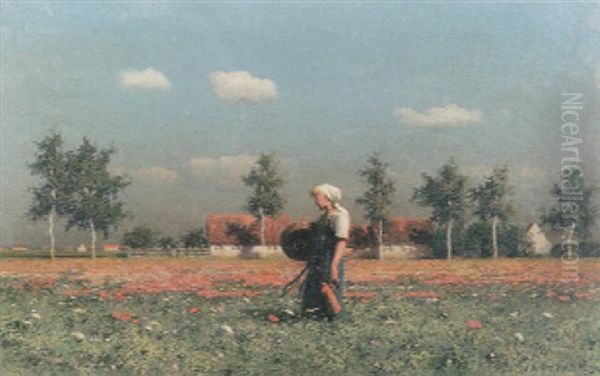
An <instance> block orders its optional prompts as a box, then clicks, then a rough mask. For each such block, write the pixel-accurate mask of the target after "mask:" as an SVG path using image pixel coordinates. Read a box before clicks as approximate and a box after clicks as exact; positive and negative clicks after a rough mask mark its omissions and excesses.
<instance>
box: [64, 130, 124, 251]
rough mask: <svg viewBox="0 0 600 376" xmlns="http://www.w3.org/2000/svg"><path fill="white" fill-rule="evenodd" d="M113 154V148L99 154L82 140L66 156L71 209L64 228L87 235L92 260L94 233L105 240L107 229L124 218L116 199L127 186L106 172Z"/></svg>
mask: <svg viewBox="0 0 600 376" xmlns="http://www.w3.org/2000/svg"><path fill="white" fill-rule="evenodd" d="M115 152H116V150H115V149H113V148H109V149H100V150H99V149H98V148H97V147H96V146H95V145H93V144H92V143H91V142H90V141H89V139H87V138H86V137H84V138H83V143H82V144H81V145H80V146H79V148H77V150H75V151H72V152H69V153H67V164H68V169H69V171H70V177H71V181H70V184H71V186H72V189H73V203H74V205H73V206H72V208H70V210H69V213H68V214H69V216H68V221H67V226H66V227H67V230H69V229H71V228H72V227H76V228H79V229H82V230H88V231H90V234H91V242H90V248H91V250H92V258H96V241H97V233H98V232H101V233H102V234H103V235H104V236H105V237H108V234H109V231H110V229H111V228H114V227H116V226H117V225H118V224H119V222H121V221H122V220H123V219H124V218H125V217H126V214H125V212H124V210H123V203H122V202H121V201H119V200H118V196H119V194H120V193H121V191H122V190H123V189H124V188H125V187H126V186H128V185H129V182H128V181H126V180H125V178H124V177H122V176H114V175H111V174H110V173H109V172H108V165H109V164H110V158H111V156H112V155H113V154H114V153H115Z"/></svg>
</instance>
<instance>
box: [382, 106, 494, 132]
mask: <svg viewBox="0 0 600 376" xmlns="http://www.w3.org/2000/svg"><path fill="white" fill-rule="evenodd" d="M393 113H394V116H395V117H396V119H397V120H398V121H399V122H400V123H402V124H406V125H409V126H412V127H424V128H441V127H462V126H466V125H474V124H481V123H482V122H483V119H482V113H481V111H479V110H468V109H466V108H463V107H460V106H458V105H456V104H453V103H450V104H447V105H445V106H442V107H432V108H429V109H427V110H425V111H424V112H419V111H417V110H415V109H413V108H411V107H396V108H395V109H394V111H393Z"/></svg>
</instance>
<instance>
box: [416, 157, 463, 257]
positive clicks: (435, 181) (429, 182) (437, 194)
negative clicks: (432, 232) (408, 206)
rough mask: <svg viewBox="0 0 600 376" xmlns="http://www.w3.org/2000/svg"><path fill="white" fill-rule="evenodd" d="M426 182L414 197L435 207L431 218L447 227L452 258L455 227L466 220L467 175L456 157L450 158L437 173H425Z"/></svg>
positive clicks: (422, 204)
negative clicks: (459, 165) (457, 162)
mask: <svg viewBox="0 0 600 376" xmlns="http://www.w3.org/2000/svg"><path fill="white" fill-rule="evenodd" d="M421 176H422V178H423V181H424V183H423V185H422V186H420V187H418V188H416V189H415V191H414V193H413V196H412V198H411V200H412V201H413V202H416V203H418V204H419V205H421V206H430V207H432V208H433V212H432V214H431V218H430V220H431V221H432V222H435V223H437V224H438V225H442V226H445V228H446V257H447V258H448V260H451V259H452V229H453V227H454V225H455V222H459V224H460V223H462V221H463V219H464V215H465V211H466V208H467V204H468V203H467V200H466V192H467V178H466V176H463V175H461V174H459V171H458V167H457V165H456V162H455V161H454V158H450V160H449V161H448V162H446V163H445V164H444V165H442V167H441V168H440V169H439V171H438V175H437V176H436V177H432V176H429V175H427V174H426V173H423V174H421Z"/></svg>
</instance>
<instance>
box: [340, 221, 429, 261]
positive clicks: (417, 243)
mask: <svg viewBox="0 0 600 376" xmlns="http://www.w3.org/2000/svg"><path fill="white" fill-rule="evenodd" d="M432 236H433V227H432V226H431V223H430V222H429V220H428V219H425V218H411V217H392V218H391V219H390V221H389V225H388V226H387V227H386V228H385V230H384V232H383V244H384V246H383V257H384V258H385V257H398V258H422V257H428V256H430V252H431V251H430V249H429V248H428V247H427V245H426V244H427V243H429V241H430V240H431V237H432ZM371 237H373V238H374V237H376V234H369V227H368V226H366V225H362V226H353V227H352V230H351V243H352V245H353V246H354V247H355V248H356V249H357V250H359V253H362V252H361V251H360V250H361V249H362V250H363V252H364V250H365V249H366V248H368V247H370V245H371V244H372V243H373V241H374V239H373V240H371ZM367 252H373V250H368V251H367Z"/></svg>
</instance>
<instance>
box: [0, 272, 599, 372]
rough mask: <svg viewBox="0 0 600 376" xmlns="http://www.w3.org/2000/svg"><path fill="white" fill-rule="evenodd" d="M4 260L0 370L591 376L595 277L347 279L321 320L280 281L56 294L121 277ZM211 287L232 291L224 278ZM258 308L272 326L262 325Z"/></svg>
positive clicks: (595, 359) (117, 283) (109, 284)
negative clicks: (17, 267) (38, 279)
mask: <svg viewBox="0 0 600 376" xmlns="http://www.w3.org/2000/svg"><path fill="white" fill-rule="evenodd" d="M115 261H116V260H115ZM130 261H131V260H130ZM38 262H41V261H38ZM48 262H49V261H48ZM106 262H108V260H107V261H106ZM139 262H140V263H141V262H142V261H139ZM489 262H492V261H489ZM580 262H581V263H582V264H585V263H588V261H585V260H581V261H580ZM222 263H229V264H231V265H230V266H232V268H233V269H240V268H241V265H246V266H248V265H250V266H249V269H250V270H252V269H256V270H259V272H261V271H260V270H261V267H262V265H269V264H267V263H266V262H264V261H261V260H252V261H245V262H244V263H241V262H239V261H234V260H228V261H218V260H210V261H207V265H206V268H208V269H210V270H212V269H215V268H217V265H220V264H222ZM592 264H593V267H592V268H590V267H589V265H588V267H587V269H585V270H586V273H592V274H594V275H595V276H597V273H598V269H599V268H598V263H597V262H592ZM132 265H138V264H132ZM143 265H146V264H143ZM360 265H364V267H365V268H367V267H370V268H377V265H381V268H382V270H383V269H385V267H388V268H390V264H382V263H380V264H376V263H373V262H369V263H367V262H359V261H356V262H355V264H351V265H350V266H353V267H354V268H358V267H359V266H360ZM411 265H412V266H413V267H418V265H429V266H430V264H426V263H424V262H423V263H419V262H413V263H412V264H411ZM498 265H503V264H501V263H500V264H498ZM510 265H512V264H510ZM531 265H535V264H534V263H532V264H531ZM1 266H2V268H1V269H0V270H3V273H2V275H3V277H2V278H1V279H0V306H1V307H2V309H1V312H0V340H1V346H2V367H1V369H2V374H3V375H32V374H39V375H115V374H118V375H174V374H181V375H207V374H210V375H212V374H217V375H290V374H298V375H299V374H306V373H317V372H318V373H325V374H330V375H370V374H374V375H375V374H381V375H399V374H402V375H481V374H487V375H517V374H518V375H578V376H579V375H594V374H599V373H600V309H599V308H600V306H599V305H598V296H599V292H600V286H598V285H597V284H596V283H592V284H588V285H586V286H576V285H573V286H571V285H569V286H557V285H553V286H552V287H549V286H547V285H545V284H530V283H524V284H521V283H519V284H504V283H493V284H471V283H464V284H451V285H448V284H434V285H432V284H425V283H423V282H422V281H421V280H420V279H419V278H415V277H412V276H411V277H402V278H395V279H392V280H388V281H385V282H384V283H378V282H375V281H374V282H369V281H361V282H353V281H352V278H351V277H352V275H351V274H350V275H349V276H350V278H349V280H348V282H349V286H348V297H347V298H346V299H345V304H346V309H347V316H346V317H345V319H344V320H343V321H338V322H336V321H334V322H327V321H318V320H311V319H300V318H298V307H299V303H300V302H299V300H298V297H297V294H296V293H292V294H289V295H286V296H283V297H282V296H281V294H280V289H279V286H274V287H269V286H256V287H253V288H251V289H252V290H256V291H261V292H263V295H261V296H257V297H251V298H245V297H242V298H239V297H237V298H236V297H216V298H207V297H204V296H201V295H200V296H199V295H198V294H196V293H194V292H193V291H158V292H155V293H135V294H131V295H128V296H126V297H125V298H123V299H121V300H114V299H110V298H102V297H101V296H100V295H98V294H90V295H83V296H69V294H65V292H66V291H70V290H72V289H73V288H84V287H88V288H91V289H92V290H93V291H98V292H100V291H112V290H115V289H118V288H121V287H123V285H124V283H125V282H124V280H119V279H118V278H112V279H104V280H103V282H102V283H97V284H92V283H91V282H90V280H87V279H85V278H74V275H75V274H73V272H72V270H71V271H69V273H66V272H65V273H61V274H60V275H58V276H57V277H56V278H55V279H54V280H53V282H52V283H50V284H36V283H34V282H33V283H32V282H31V281H33V279H32V278H31V276H25V275H21V274H19V275H16V274H11V273H8V272H7V270H8V268H9V266H10V264H4V265H1ZM187 267H190V265H187ZM192 267H194V265H192ZM502 267H505V266H502ZM502 267H500V269H501V268H502ZM88 268H89V269H88V270H86V271H85V272H86V273H89V274H93V272H94V270H93V268H91V267H88ZM161 270H163V269H161ZM422 271H423V272H425V269H424V270H422ZM195 272H196V273H200V272H202V271H201V270H199V269H195ZM238 273H242V271H239V272H238ZM265 273H266V272H265ZM77 275H78V276H80V277H81V275H82V274H81V273H79V274H77ZM83 275H86V274H85V273H84V274H83ZM465 276H466V275H465ZM136 278H137V277H136ZM123 279H125V276H123ZM357 280H358V278H357ZM214 288H215V289H219V290H222V289H226V290H233V291H235V290H236V289H239V288H240V286H239V285H238V284H236V283H232V282H231V281H229V282H228V283H227V284H226V285H221V286H216V287H214ZM584 290H585V291H584ZM578 291H579V295H578V294H576V293H577V292H578ZM360 292H369V293H371V295H373V297H371V298H367V297H364V296H362V295H360ZM584 292H585V294H584ZM352 293H354V294H352ZM369 296H370V295H369ZM557 296H558V297H561V296H562V297H565V296H568V297H569V298H568V299H566V298H565V299H557ZM576 296H577V297H585V298H576ZM269 314H273V315H275V316H277V317H278V318H279V319H280V321H279V322H276V323H273V322H271V321H269V319H268V317H269Z"/></svg>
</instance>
